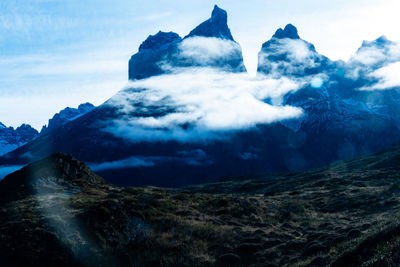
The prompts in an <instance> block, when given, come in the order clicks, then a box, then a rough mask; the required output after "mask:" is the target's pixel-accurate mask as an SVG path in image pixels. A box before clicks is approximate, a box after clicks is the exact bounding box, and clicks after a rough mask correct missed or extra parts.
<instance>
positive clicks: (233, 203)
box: [0, 147, 400, 266]
mask: <svg viewBox="0 0 400 267" xmlns="http://www.w3.org/2000/svg"><path fill="white" fill-rule="evenodd" d="M399 162H400V147H393V148H391V149H389V150H386V151H383V152H381V153H378V154H374V155H371V156H368V157H364V158H361V159H357V160H352V161H347V162H341V163H335V164H333V165H331V166H330V167H328V168H325V169H320V170H317V171H310V172H302V173H293V174H287V175H282V176H262V175H260V176H257V177H255V176H251V177H249V176H247V177H245V176H244V177H236V178H231V179H225V180H224V181H221V182H219V183H214V184H205V185H199V186H194V187H188V188H183V189H180V190H177V189H171V190H166V189H159V188H154V187H152V188H118V187H114V186H111V185H108V184H106V183H105V182H103V181H102V180H101V179H100V178H99V177H98V176H97V175H95V174H93V173H92V172H91V171H90V170H89V169H88V168H87V167H86V166H85V165H84V164H82V163H80V162H78V161H77V160H75V159H73V158H72V157H70V156H67V155H63V154H55V155H53V156H51V157H49V158H46V159H44V160H42V161H39V162H35V163H34V164H31V165H29V166H28V167H25V168H24V169H22V170H20V171H18V172H16V173H13V174H11V175H9V176H8V177H6V178H5V179H4V180H3V181H1V182H0V192H1V196H2V197H1V199H0V218H1V219H0V229H1V234H0V241H1V242H0V260H1V262H2V266H20V265H33V264H35V265H40V266H52V265H55V264H56V265H59V266H68V265H70V264H76V265H77V266H79V265H87V266H98V264H99V263H100V262H101V264H102V266H115V265H121V266H132V265H134V266H137V265H139V266H155V265H173V266H189V265H190V266H265V265H268V266H327V265H330V264H333V266H361V265H362V266H398V265H399V264H400V262H399V258H398V254H399V251H400V250H399V249H400V246H399V245H398V244H399V242H398V240H399V239H400V231H398V229H399V225H398V223H397V222H398V216H399V214H400V213H399V212H400V174H399V173H400V172H399V171H400V167H399V166H400V165H399V164H398V163H399ZM363 264H364V265H363Z"/></svg>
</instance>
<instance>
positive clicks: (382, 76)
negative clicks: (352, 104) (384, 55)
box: [360, 62, 400, 90]
mask: <svg viewBox="0 0 400 267" xmlns="http://www.w3.org/2000/svg"><path fill="white" fill-rule="evenodd" d="M399 74H400V62H395V63H391V64H389V65H387V66H384V67H382V68H379V69H377V70H375V71H374V72H372V73H371V74H370V75H369V76H370V77H372V78H373V79H376V80H378V82H376V83H375V84H373V85H372V86H369V87H363V88H361V89H360V90H384V89H393V88H395V87H400V75H399Z"/></svg>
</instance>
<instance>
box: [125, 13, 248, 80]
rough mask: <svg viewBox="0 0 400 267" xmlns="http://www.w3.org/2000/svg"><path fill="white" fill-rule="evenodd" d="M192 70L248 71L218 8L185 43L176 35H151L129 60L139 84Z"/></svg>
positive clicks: (189, 35)
mask: <svg viewBox="0 0 400 267" xmlns="http://www.w3.org/2000/svg"><path fill="white" fill-rule="evenodd" d="M215 51H218V53H216V52H215ZM190 67H214V68H218V69H221V70H224V71H232V72H244V71H246V68H245V66H244V63H243V56H242V50H241V47H240V45H239V44H237V43H236V42H235V41H234V39H233V37H232V34H231V31H230V29H229V27H228V24H227V13H226V11H225V10H223V9H220V8H219V7H218V6H215V7H214V10H213V11H212V14H211V18H210V19H208V20H206V21H205V22H203V23H201V24H200V25H199V26H197V27H196V28H195V29H194V30H192V31H191V32H190V33H189V34H188V35H187V36H186V37H185V38H184V39H181V37H180V36H179V35H178V34H176V33H174V32H161V31H160V32H158V33H157V34H156V35H150V36H149V37H148V38H147V39H146V40H145V41H144V42H143V43H142V44H141V45H140V47H139V52H138V53H136V54H135V55H133V56H132V57H131V59H130V60H129V79H130V80H139V79H144V78H148V77H151V76H155V75H160V74H165V73H171V72H174V71H176V70H177V69H179V70H182V68H190Z"/></svg>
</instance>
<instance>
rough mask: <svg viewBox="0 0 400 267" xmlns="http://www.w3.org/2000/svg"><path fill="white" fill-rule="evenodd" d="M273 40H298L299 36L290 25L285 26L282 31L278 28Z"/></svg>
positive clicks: (295, 29)
mask: <svg viewBox="0 0 400 267" xmlns="http://www.w3.org/2000/svg"><path fill="white" fill-rule="evenodd" d="M273 37H275V38H278V39H284V38H289V39H300V36H299V34H298V32H297V28H296V27H295V26H293V25H292V24H288V25H286V27H285V28H284V29H282V28H279V29H278V30H277V31H276V32H275V34H274V36H273Z"/></svg>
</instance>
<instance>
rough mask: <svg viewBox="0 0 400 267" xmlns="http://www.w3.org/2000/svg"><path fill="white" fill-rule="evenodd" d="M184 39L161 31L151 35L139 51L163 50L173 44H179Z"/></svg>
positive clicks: (172, 33)
mask: <svg viewBox="0 0 400 267" xmlns="http://www.w3.org/2000/svg"><path fill="white" fill-rule="evenodd" d="M181 39H182V38H181V37H180V36H179V35H178V34H177V33H175V32H162V31H159V32H158V33H157V34H155V35H149V37H147V39H146V40H145V41H144V42H143V43H142V44H141V45H140V47H139V51H143V50H147V49H151V50H158V49H163V48H164V47H165V46H168V45H170V44H171V43H175V42H179V41H180V40H181Z"/></svg>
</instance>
